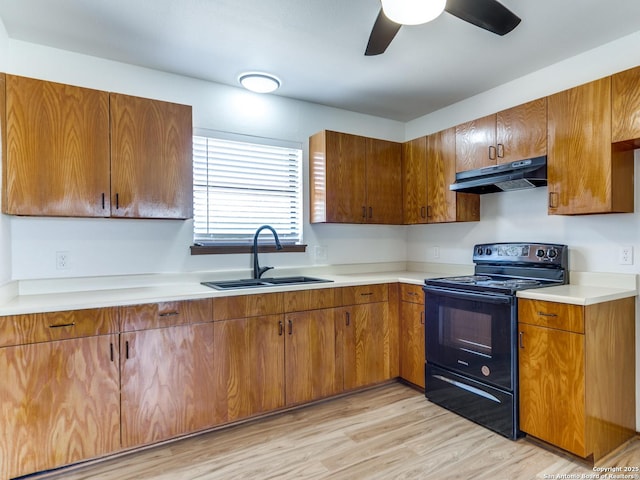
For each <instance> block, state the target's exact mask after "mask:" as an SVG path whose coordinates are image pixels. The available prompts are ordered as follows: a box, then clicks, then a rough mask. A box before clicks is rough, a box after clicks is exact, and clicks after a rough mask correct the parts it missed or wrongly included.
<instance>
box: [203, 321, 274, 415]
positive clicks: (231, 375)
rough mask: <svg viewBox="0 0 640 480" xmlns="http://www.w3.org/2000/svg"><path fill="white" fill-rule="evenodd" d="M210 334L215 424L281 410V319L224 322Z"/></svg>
mask: <svg viewBox="0 0 640 480" xmlns="http://www.w3.org/2000/svg"><path fill="white" fill-rule="evenodd" d="M214 330H215V338H214V352H215V384H216V402H215V405H216V409H217V412H216V417H217V420H218V421H219V422H231V421H234V420H238V419H240V418H245V417H248V416H251V415H256V414H258V413H262V412H268V411H270V410H275V409H277V408H281V407H283V406H284V404H285V398H284V318H283V316H282V315H270V316H264V317H253V318H243V319H237V320H224V321H220V322H215V323H214Z"/></svg>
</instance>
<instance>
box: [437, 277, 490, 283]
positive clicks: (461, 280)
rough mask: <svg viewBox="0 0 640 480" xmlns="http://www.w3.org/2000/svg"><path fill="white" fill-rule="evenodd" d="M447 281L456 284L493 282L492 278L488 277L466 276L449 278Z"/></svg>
mask: <svg viewBox="0 0 640 480" xmlns="http://www.w3.org/2000/svg"><path fill="white" fill-rule="evenodd" d="M447 280H449V281H450V282H454V283H478V282H487V281H489V280H491V277H487V276H486V275H465V276H463V277H451V278H447Z"/></svg>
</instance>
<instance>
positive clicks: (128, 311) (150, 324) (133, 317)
mask: <svg viewBox="0 0 640 480" xmlns="http://www.w3.org/2000/svg"><path fill="white" fill-rule="evenodd" d="M183 303H184V302H161V303H147V304H144V305H133V306H129V307H120V316H121V320H122V331H123V332H132V331H134V330H148V329H150V328H161V327H171V326H174V325H182V324H185V323H189V318H188V315H187V312H186V310H185V308H184V305H183Z"/></svg>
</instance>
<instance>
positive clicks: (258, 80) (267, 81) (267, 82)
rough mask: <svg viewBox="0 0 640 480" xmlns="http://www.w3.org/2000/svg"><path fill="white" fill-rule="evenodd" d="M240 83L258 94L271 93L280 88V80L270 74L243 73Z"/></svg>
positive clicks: (239, 78) (239, 79)
mask: <svg viewBox="0 0 640 480" xmlns="http://www.w3.org/2000/svg"><path fill="white" fill-rule="evenodd" d="M238 81H239V82H240V85H242V86H243V87H244V88H246V89H247V90H250V91H252V92H256V93H271V92H274V91H275V90H277V89H278V88H279V87H280V79H279V78H278V77H276V76H274V75H271V74H269V73H261V72H248V73H243V74H242V75H240V76H239V77H238Z"/></svg>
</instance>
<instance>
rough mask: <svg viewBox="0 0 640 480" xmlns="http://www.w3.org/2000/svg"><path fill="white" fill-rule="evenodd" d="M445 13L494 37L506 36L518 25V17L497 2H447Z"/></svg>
mask: <svg viewBox="0 0 640 480" xmlns="http://www.w3.org/2000/svg"><path fill="white" fill-rule="evenodd" d="M445 11H446V12H449V13H450V14H451V15H454V16H456V17H458V18H459V19H461V20H464V21H465V22H469V23H471V24H473V25H475V26H476V27H480V28H484V29H485V30H488V31H490V32H492V33H495V34H496V35H506V34H507V33H509V32H510V31H511V30H513V29H514V28H516V27H517V26H518V24H519V23H520V17H518V16H517V15H515V14H514V13H513V12H512V11H511V10H509V9H508V8H507V7H505V6H504V5H502V4H501V3H500V2H498V1H497V0H447V6H446V7H445Z"/></svg>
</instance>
